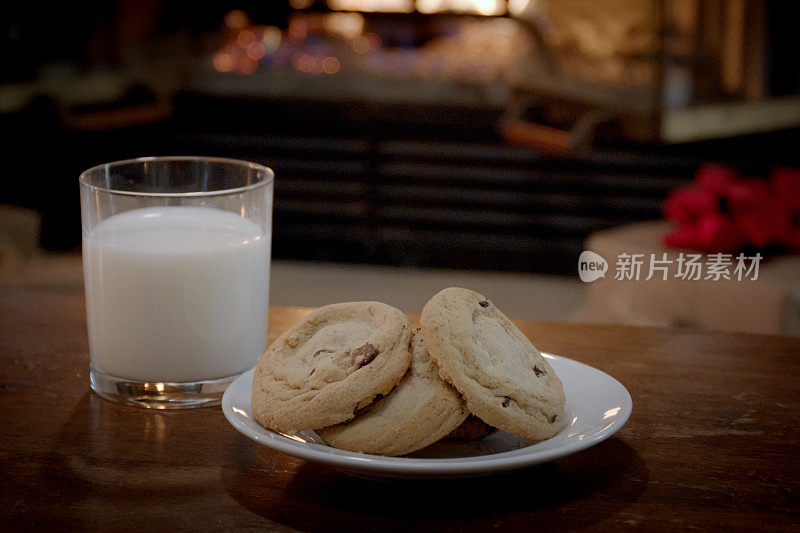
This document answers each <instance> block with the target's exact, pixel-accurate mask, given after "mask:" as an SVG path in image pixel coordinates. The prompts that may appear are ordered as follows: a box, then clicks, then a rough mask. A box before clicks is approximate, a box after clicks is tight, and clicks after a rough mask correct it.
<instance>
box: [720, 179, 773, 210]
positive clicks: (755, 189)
mask: <svg viewBox="0 0 800 533" xmlns="http://www.w3.org/2000/svg"><path fill="white" fill-rule="evenodd" d="M723 195H724V198H725V199H726V200H727V201H728V210H729V211H730V212H731V213H744V212H753V211H764V210H769V209H774V208H775V194H774V192H773V190H772V187H770V184H769V183H768V182H766V181H764V180H757V179H749V180H741V181H737V182H733V183H731V184H730V185H729V186H728V188H727V189H726V190H725V191H724V192H723Z"/></svg>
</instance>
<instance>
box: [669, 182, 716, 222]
mask: <svg viewBox="0 0 800 533" xmlns="http://www.w3.org/2000/svg"><path fill="white" fill-rule="evenodd" d="M718 203H719V202H718V200H717V197H716V196H715V195H714V194H713V193H710V192H708V191H703V190H699V189H678V190H677V191H672V192H671V193H670V194H669V196H668V197H667V199H666V201H665V202H664V209H663V212H664V216H666V217H667V218H669V219H672V220H677V221H678V222H694V221H695V220H697V218H698V217H699V216H700V215H701V214H703V213H705V212H708V211H712V210H714V209H716V208H717V206H718Z"/></svg>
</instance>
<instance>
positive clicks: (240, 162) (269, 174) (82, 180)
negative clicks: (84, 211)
mask: <svg viewBox="0 0 800 533" xmlns="http://www.w3.org/2000/svg"><path fill="white" fill-rule="evenodd" d="M150 161H165V162H169V161H200V162H206V163H221V164H227V165H233V166H237V167H245V168H250V169H254V170H256V171H258V172H263V173H264V174H265V177H264V179H263V180H261V181H259V182H256V183H252V184H250V185H243V186H242V187H233V188H231V189H215V190H213V191H192V192H140V191H124V190H121V189H113V188H111V187H103V186H101V185H92V184H91V183H88V181H87V180H88V177H89V175H90V174H91V173H93V172H97V171H99V170H101V169H103V168H110V167H119V166H122V165H132V164H137V163H147V162H150ZM274 179H275V172H274V171H273V170H272V169H271V168H269V167H267V166H264V165H259V164H258V163H253V162H252V161H245V160H244V159H232V158H229V157H208V156H194V155H169V156H147V157H136V158H133V159H120V160H118V161H111V162H109V163H101V164H99V165H95V166H93V167H91V168H88V169H86V170H84V171H83V172H81V175H80V177H79V178H78V183H79V184H80V186H81V187H86V188H87V189H89V190H91V191H93V192H97V191H99V192H105V193H108V194H116V195H121V196H145V197H156V198H158V197H161V198H165V197H166V198H186V197H203V196H223V195H227V194H236V193H240V192H246V191H251V190H254V189H258V188H259V187H264V186H266V185H269V184H271V183H272V182H273V181H274Z"/></svg>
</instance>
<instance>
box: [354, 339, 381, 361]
mask: <svg viewBox="0 0 800 533" xmlns="http://www.w3.org/2000/svg"><path fill="white" fill-rule="evenodd" d="M377 355H378V349H377V348H375V347H374V346H373V345H371V344H370V343H366V344H365V345H364V346H360V347H358V348H356V349H355V350H353V351H352V352H350V358H351V361H352V363H353V364H357V365H358V366H364V365H368V364H370V363H371V362H372V360H373V359H375V357H376V356H377Z"/></svg>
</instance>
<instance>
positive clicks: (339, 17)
mask: <svg viewBox="0 0 800 533" xmlns="http://www.w3.org/2000/svg"><path fill="white" fill-rule="evenodd" d="M322 24H323V26H324V27H325V30H326V31H327V32H328V33H333V34H339V35H341V36H342V37H344V38H345V39H355V38H356V37H358V36H359V35H361V33H362V32H363V31H364V17H362V16H361V15H359V14H358V13H328V14H327V15H325V18H324V19H323V22H322Z"/></svg>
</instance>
